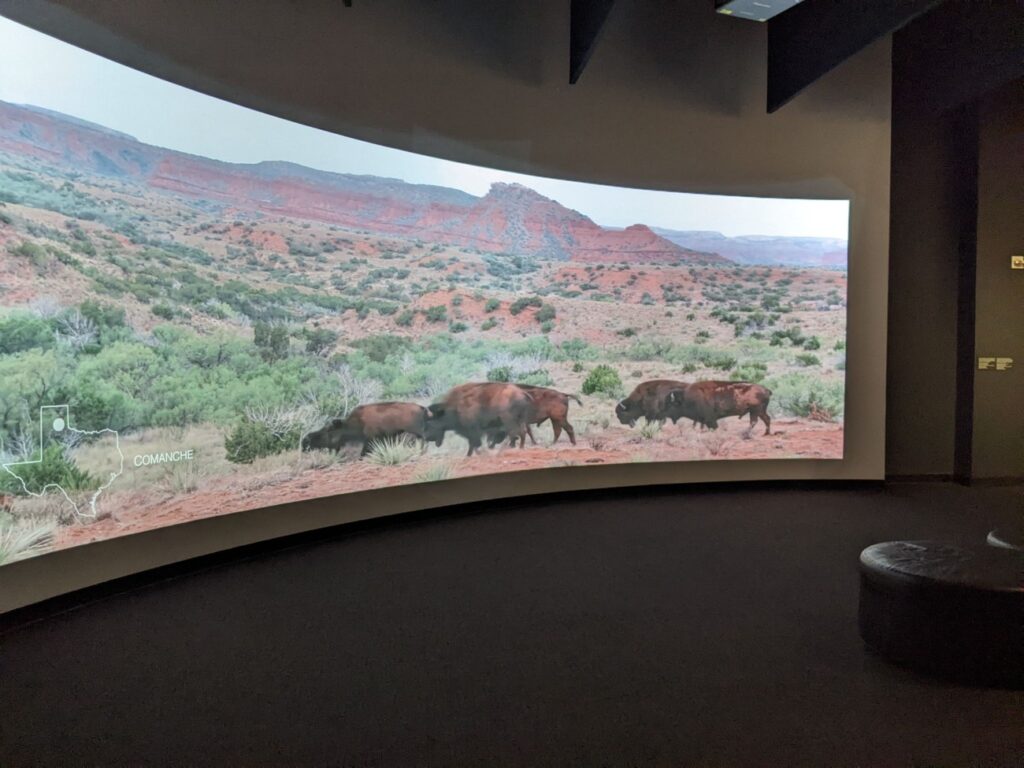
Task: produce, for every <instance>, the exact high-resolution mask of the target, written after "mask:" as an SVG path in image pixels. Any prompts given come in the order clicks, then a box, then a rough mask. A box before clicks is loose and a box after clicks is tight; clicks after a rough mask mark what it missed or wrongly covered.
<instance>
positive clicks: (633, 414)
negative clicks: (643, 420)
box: [615, 400, 640, 427]
mask: <svg viewBox="0 0 1024 768" xmlns="http://www.w3.org/2000/svg"><path fill="white" fill-rule="evenodd" d="M615 415H616V416H617V417H618V418H619V422H620V423H621V424H625V425H626V426H629V427H632V426H634V425H635V424H636V420H637V419H639V418H640V409H639V408H638V407H637V405H636V403H633V402H630V401H629V400H620V401H619V402H618V404H617V405H616V406H615Z"/></svg>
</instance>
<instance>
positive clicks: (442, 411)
mask: <svg viewBox="0 0 1024 768" xmlns="http://www.w3.org/2000/svg"><path fill="white" fill-rule="evenodd" d="M448 417H449V413H448V411H447V409H446V408H445V406H444V403H434V404H433V405H431V406H428V407H427V413H426V416H425V417H424V420H423V439H424V440H426V441H427V442H428V443H433V444H434V445H436V446H437V447H438V448H440V447H441V444H442V443H443V442H444V433H445V432H446V431H448V428H449V425H448V421H449V418H448Z"/></svg>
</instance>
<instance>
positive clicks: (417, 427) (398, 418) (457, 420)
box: [302, 379, 772, 456]
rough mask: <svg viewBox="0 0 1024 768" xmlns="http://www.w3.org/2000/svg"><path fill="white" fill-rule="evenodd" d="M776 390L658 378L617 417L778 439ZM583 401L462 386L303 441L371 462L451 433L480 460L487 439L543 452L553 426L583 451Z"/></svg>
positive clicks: (380, 406) (360, 414)
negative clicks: (542, 436)
mask: <svg viewBox="0 0 1024 768" xmlns="http://www.w3.org/2000/svg"><path fill="white" fill-rule="evenodd" d="M771 395H772V393H771V390H769V389H767V388H766V387H763V386H761V385H760V384H753V383H750V382H745V381H697V382H693V383H690V384H687V383H686V382H682V381H674V380H671V379H656V380H653V381H645V382H643V383H642V384H639V385H638V386H637V387H636V389H634V390H633V391H632V392H631V393H630V394H629V396H628V397H626V398H625V399H623V400H620V401H619V402H618V403H616V405H615V415H616V417H617V418H618V420H619V421H620V422H621V423H622V424H625V425H627V426H630V427H632V426H634V425H635V424H636V422H637V420H638V419H640V417H643V418H644V419H645V420H647V421H648V422H659V423H660V422H664V421H665V420H666V419H671V420H672V423H673V424H675V423H676V422H678V421H679V419H689V420H691V421H692V422H693V426H694V427H696V426H697V425H700V426H701V428H702V429H703V428H707V429H717V428H718V420H719V419H723V418H726V417H729V416H738V417H739V418H743V417H744V416H749V417H750V427H751V429H753V427H754V426H755V425H756V424H757V420H758V419H760V420H761V421H763V422H764V427H765V429H764V434H766V435H768V434H771V423H772V420H771V417H770V416H769V415H768V402H769V400H770V398H771ZM570 400H575V401H576V402H577V403H579V404H580V405H582V404H583V403H582V401H581V400H580V399H579V398H578V397H576V396H575V395H570V394H567V393H565V392H559V391H558V390H557V389H550V388H548V387H536V386H530V385H527V384H508V383H502V382H485V383H478V384H460V385H459V386H457V387H454V388H453V389H451V390H450V391H449V392H448V393H447V394H446V395H445V396H444V397H443V398H442V399H441V400H439V401H438V402H436V403H433V404H431V405H429V406H426V407H424V406H422V405H417V404H416V403H399V402H386V403H369V404H367V405H360V406H358V407H357V408H355V409H353V410H352V412H351V413H350V414H349V415H348V416H347V417H346V418H343V419H342V418H335V419H331V420H330V421H329V422H328V423H327V424H326V425H324V426H323V427H322V428H320V429H318V430H315V431H313V432H309V433H308V434H306V435H305V436H304V437H303V438H302V449H303V450H304V451H309V450H330V451H335V452H337V451H340V450H341V449H342V447H343V446H345V445H347V444H361V445H362V453H361V454H360V455H363V456H365V455H366V454H367V453H369V452H370V450H371V448H372V446H373V444H374V442H376V441H378V440H381V439H383V438H395V437H399V436H402V435H411V436H413V437H416V438H418V439H419V440H421V441H422V442H423V443H424V444H426V443H434V444H436V445H437V446H441V444H442V443H443V442H444V437H445V434H447V433H448V432H449V431H451V432H454V433H456V434H457V435H461V436H462V437H464V438H466V440H467V441H468V442H469V452H468V453H467V454H466V455H467V456H472V455H473V453H474V452H475V451H477V450H478V449H479V448H480V447H481V446H482V445H483V441H484V439H486V440H487V442H488V445H489V446H490V447H494V446H495V445H497V444H498V443H501V442H504V441H505V440H508V441H509V445H512V446H514V445H515V444H516V442H517V441H518V443H519V447H520V448H523V447H525V444H526V438H529V439H530V441H531V442H532V443H533V444H534V445H536V442H537V441H536V440H535V439H534V437H533V432H532V430H531V426H533V425H535V424H543V423H544V422H545V421H550V422H551V427H552V429H553V431H554V436H555V442H558V439H559V438H560V437H561V435H562V432H563V431H565V433H566V434H567V435H568V436H569V442H571V443H572V444H573V445H575V444H576V433H575V431H574V430H573V427H572V424H570V423H569V401H570Z"/></svg>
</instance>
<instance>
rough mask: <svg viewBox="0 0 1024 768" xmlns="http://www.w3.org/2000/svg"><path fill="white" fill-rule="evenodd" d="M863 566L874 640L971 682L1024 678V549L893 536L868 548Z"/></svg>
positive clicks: (881, 649) (864, 604)
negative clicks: (958, 544)
mask: <svg viewBox="0 0 1024 768" xmlns="http://www.w3.org/2000/svg"><path fill="white" fill-rule="evenodd" d="M860 573H861V592H860V613H859V623H860V633H861V637H863V638H864V641H865V642H866V643H867V645H868V646H869V647H870V648H872V649H873V650H875V651H876V652H878V653H880V654H881V655H883V656H885V657H886V658H889V659H891V660H893V661H896V662H899V663H902V664H905V665H907V666H911V667H914V668H916V669H920V670H923V671H926V672H931V673H935V674H941V675H943V676H947V677H953V678H956V679H958V680H962V681H964V682H970V683H981V684H987V685H1002V686H1012V687H1019V686H1024V553H1022V552H1017V551H1014V550H1010V549H999V548H996V547H987V546H983V545H982V546H977V547H960V546H953V545H951V544H944V543H941V542H935V541H893V542H887V543H884V544H875V545H874V546H871V547H868V548H867V549H865V550H864V551H863V552H862V553H861V556H860Z"/></svg>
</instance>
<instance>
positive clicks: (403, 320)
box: [395, 309, 416, 328]
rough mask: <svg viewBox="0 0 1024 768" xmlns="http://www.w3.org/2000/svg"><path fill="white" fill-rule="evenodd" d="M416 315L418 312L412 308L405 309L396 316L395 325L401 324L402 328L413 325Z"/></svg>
mask: <svg viewBox="0 0 1024 768" xmlns="http://www.w3.org/2000/svg"><path fill="white" fill-rule="evenodd" d="M414 317H416V313H415V312H413V311H412V310H411V309H403V310H402V311H401V312H399V313H398V314H397V315H396V316H395V325H399V326H401V327H402V328H408V327H409V326H410V325H412V321H413V318H414Z"/></svg>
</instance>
